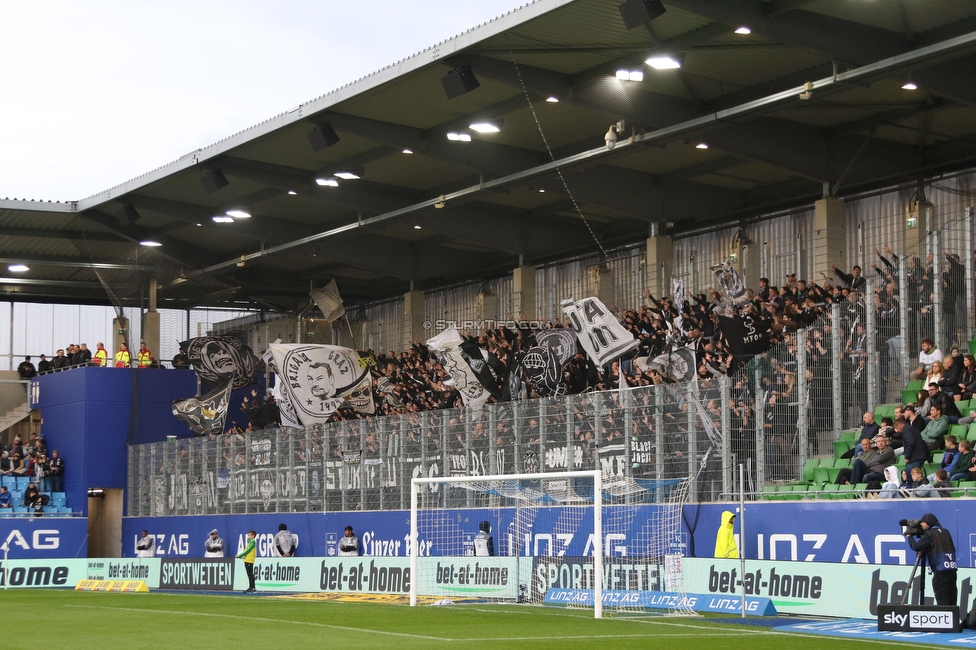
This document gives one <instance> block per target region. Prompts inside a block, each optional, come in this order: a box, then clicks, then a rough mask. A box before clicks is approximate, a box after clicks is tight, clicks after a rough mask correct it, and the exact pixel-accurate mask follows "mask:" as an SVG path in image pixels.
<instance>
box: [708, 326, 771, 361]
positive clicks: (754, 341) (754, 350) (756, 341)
mask: <svg viewBox="0 0 976 650" xmlns="http://www.w3.org/2000/svg"><path fill="white" fill-rule="evenodd" d="M718 327H719V329H720V330H722V336H724V337H725V341H726V343H727V344H728V346H729V352H731V353H732V356H734V357H735V358H737V359H740V360H741V359H748V358H750V357H753V356H755V355H757V354H762V353H763V352H765V351H766V350H767V349H768V348H769V337H768V336H767V332H769V327H768V326H767V325H764V324H761V323H756V322H755V321H752V320H749V319H742V318H729V317H728V316H719V317H718Z"/></svg>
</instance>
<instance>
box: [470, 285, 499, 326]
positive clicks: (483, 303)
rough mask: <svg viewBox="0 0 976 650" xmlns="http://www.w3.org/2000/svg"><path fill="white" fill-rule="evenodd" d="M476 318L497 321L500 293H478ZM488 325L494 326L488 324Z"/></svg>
mask: <svg viewBox="0 0 976 650" xmlns="http://www.w3.org/2000/svg"><path fill="white" fill-rule="evenodd" d="M476 308H477V309H476V311H477V313H476V314H475V318H477V319H478V320H482V321H497V320H498V317H499V313H498V294H495V293H491V292H490V291H489V292H482V293H479V294H478V301H477V305H476ZM488 327H493V326H492V325H488Z"/></svg>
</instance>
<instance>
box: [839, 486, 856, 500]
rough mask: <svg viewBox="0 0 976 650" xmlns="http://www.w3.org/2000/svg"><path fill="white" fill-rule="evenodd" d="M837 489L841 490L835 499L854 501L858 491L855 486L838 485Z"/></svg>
mask: <svg viewBox="0 0 976 650" xmlns="http://www.w3.org/2000/svg"><path fill="white" fill-rule="evenodd" d="M837 487H838V488H840V489H839V490H838V491H837V496H835V497H834V498H835V499H853V498H854V494H855V493H856V491H857V490H856V489H855V486H853V485H838V486H837Z"/></svg>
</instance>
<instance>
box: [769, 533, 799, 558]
mask: <svg viewBox="0 0 976 650" xmlns="http://www.w3.org/2000/svg"><path fill="white" fill-rule="evenodd" d="M779 542H788V543H789V545H790V556H789V557H788V558H785V559H787V560H795V559H796V535H791V534H789V533H780V534H778V535H770V536H769V559H770V560H776V559H779V558H777V557H776V544H778V543H779Z"/></svg>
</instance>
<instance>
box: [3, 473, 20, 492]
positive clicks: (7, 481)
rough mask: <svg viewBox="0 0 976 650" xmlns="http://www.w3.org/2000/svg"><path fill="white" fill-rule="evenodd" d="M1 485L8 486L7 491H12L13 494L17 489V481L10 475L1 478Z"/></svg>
mask: <svg viewBox="0 0 976 650" xmlns="http://www.w3.org/2000/svg"><path fill="white" fill-rule="evenodd" d="M0 485H5V486H7V489H8V490H10V491H11V492H13V491H14V488H16V487H17V479H15V478H14V477H13V476H9V475H7V476H0Z"/></svg>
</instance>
